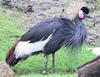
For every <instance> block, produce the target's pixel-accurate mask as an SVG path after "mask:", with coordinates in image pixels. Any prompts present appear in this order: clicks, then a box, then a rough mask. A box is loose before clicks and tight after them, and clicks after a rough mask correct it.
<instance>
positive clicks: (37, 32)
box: [20, 17, 61, 43]
mask: <svg viewBox="0 0 100 77" xmlns="http://www.w3.org/2000/svg"><path fill="white" fill-rule="evenodd" d="M60 27H61V24H60V18H57V17H55V18H51V19H48V20H45V21H43V22H40V23H39V24H37V25H35V26H34V27H32V28H31V29H30V30H29V31H28V32H27V33H25V34H24V35H23V36H22V37H21V39H20V41H30V42H31V43H34V42H36V41H40V40H45V39H46V38H47V37H48V36H50V34H51V33H52V32H53V31H54V30H58V29H59V28H60Z"/></svg>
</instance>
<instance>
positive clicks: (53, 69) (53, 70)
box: [52, 53, 55, 73]
mask: <svg viewBox="0 0 100 77" xmlns="http://www.w3.org/2000/svg"><path fill="white" fill-rule="evenodd" d="M52 72H53V73H54V72H55V53H52Z"/></svg>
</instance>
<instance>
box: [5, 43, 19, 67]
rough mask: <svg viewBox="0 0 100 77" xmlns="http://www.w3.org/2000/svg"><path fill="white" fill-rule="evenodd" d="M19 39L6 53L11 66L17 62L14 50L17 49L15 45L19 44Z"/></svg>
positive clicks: (7, 61)
mask: <svg viewBox="0 0 100 77" xmlns="http://www.w3.org/2000/svg"><path fill="white" fill-rule="evenodd" d="M18 42H19V41H17V42H16V43H15V44H14V45H13V46H12V47H11V48H10V50H9V51H8V53H7V55H6V63H7V64H8V65H10V66H13V63H14V64H15V63H16V62H15V60H16V59H15V55H14V51H15V47H16V45H17V43H18Z"/></svg>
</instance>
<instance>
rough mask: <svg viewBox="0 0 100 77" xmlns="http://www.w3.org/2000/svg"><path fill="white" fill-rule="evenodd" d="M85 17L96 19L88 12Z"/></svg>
mask: <svg viewBox="0 0 100 77" xmlns="http://www.w3.org/2000/svg"><path fill="white" fill-rule="evenodd" d="M85 17H87V18H90V19H94V17H93V16H91V15H88V14H85Z"/></svg>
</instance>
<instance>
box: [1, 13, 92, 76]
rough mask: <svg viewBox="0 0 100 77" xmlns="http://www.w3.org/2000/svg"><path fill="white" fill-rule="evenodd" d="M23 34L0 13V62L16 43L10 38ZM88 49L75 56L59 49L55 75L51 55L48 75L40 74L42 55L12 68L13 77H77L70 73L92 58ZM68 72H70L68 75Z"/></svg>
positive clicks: (86, 47) (7, 16) (9, 19)
mask: <svg viewBox="0 0 100 77" xmlns="http://www.w3.org/2000/svg"><path fill="white" fill-rule="evenodd" d="M23 33H24V30H23V29H22V28H20V27H19V24H18V23H17V21H16V20H15V19H14V18H13V17H10V16H9V15H7V14H6V13H4V12H0V61H4V60H5V56H6V53H7V51H8V50H9V48H10V47H11V46H12V45H13V43H14V42H15V41H16V38H15V37H11V36H15V35H17V36H21V35H22V34H23ZM88 47H89V46H88V45H84V46H83V48H82V51H81V52H80V53H79V54H77V55H75V54H72V53H71V52H68V50H66V49H64V48H61V49H60V50H59V51H58V52H57V53H56V73H55V74H52V73H51V72H52V70H51V61H52V58H51V55H50V57H49V63H48V71H49V74H48V75H42V74H41V73H42V70H43V69H44V68H43V67H44V62H45V59H44V55H43V54H41V55H37V56H31V57H29V58H28V59H27V60H25V61H23V62H19V63H18V64H17V65H16V66H15V67H13V70H15V77H33V76H34V77H77V75H76V74H75V73H73V72H71V71H72V70H73V69H75V68H77V67H78V66H80V65H81V64H84V63H85V62H87V61H89V60H91V59H92V58H93V55H92V54H91V53H90V51H88V50H87V49H88ZM68 71H70V73H69V72H68Z"/></svg>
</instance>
